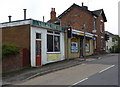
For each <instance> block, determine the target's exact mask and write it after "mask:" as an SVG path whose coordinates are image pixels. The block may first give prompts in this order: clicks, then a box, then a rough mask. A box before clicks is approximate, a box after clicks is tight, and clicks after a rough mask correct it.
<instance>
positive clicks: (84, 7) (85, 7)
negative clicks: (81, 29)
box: [82, 2, 88, 10]
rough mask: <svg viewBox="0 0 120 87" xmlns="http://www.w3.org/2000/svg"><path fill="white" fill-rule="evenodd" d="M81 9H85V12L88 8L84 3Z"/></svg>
mask: <svg viewBox="0 0 120 87" xmlns="http://www.w3.org/2000/svg"><path fill="white" fill-rule="evenodd" d="M82 8H83V9H85V10H88V7H87V6H84V3H83V2H82Z"/></svg>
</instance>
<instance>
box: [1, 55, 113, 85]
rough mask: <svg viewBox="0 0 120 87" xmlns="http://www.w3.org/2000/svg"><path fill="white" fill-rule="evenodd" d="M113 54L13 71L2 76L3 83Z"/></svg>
mask: <svg viewBox="0 0 120 87" xmlns="http://www.w3.org/2000/svg"><path fill="white" fill-rule="evenodd" d="M112 55H114V54H105V55H94V56H88V57H86V58H85V59H86V60H84V58H72V59H65V60H62V61H58V62H55V63H49V64H46V65H43V66H41V67H37V68H30V69H28V70H24V71H22V72H18V73H13V74H10V75H7V76H5V77H2V85H4V86H6V85H12V84H14V83H19V82H22V81H23V82H24V81H27V80H29V79H32V78H35V77H37V76H41V75H45V74H48V73H51V72H54V71H58V70H62V69H65V68H69V67H73V66H77V65H80V64H82V63H84V62H87V61H93V60H96V59H100V58H105V56H112Z"/></svg>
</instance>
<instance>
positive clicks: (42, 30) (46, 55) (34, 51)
mask: <svg viewBox="0 0 120 87" xmlns="http://www.w3.org/2000/svg"><path fill="white" fill-rule="evenodd" d="M41 26H42V27H41ZM63 59H65V56H64V31H63V30H62V27H60V26H56V25H50V24H47V23H44V22H40V21H35V20H34V21H33V24H32V27H31V66H32V67H38V66H41V65H44V64H47V63H51V62H56V61H61V60H63Z"/></svg>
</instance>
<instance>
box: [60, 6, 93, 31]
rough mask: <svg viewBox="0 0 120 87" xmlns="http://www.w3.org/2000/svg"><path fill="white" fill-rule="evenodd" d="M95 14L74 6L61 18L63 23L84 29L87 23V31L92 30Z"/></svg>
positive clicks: (63, 24)
mask: <svg viewBox="0 0 120 87" xmlns="http://www.w3.org/2000/svg"><path fill="white" fill-rule="evenodd" d="M93 21H94V20H93V16H92V15H91V14H90V13H86V12H85V11H82V10H80V9H79V8H73V9H72V10H70V11H69V12H68V13H66V14H65V15H64V16H63V17H62V18H61V25H62V26H68V25H71V26H72V27H73V29H77V30H81V31H83V25H84V23H85V24H86V28H87V32H92V29H93V28H94V26H93Z"/></svg>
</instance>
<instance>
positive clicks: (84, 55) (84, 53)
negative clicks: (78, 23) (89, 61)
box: [83, 24, 86, 60]
mask: <svg viewBox="0 0 120 87" xmlns="http://www.w3.org/2000/svg"><path fill="white" fill-rule="evenodd" d="M85 32H86V24H84V39H83V57H84V60H86V36H85V35H86V34H85Z"/></svg>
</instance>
